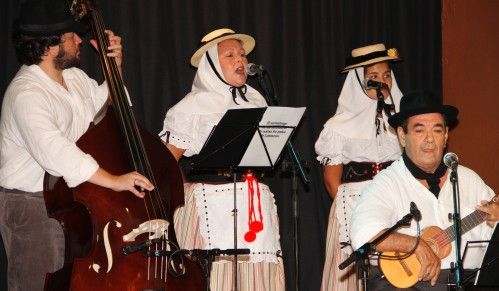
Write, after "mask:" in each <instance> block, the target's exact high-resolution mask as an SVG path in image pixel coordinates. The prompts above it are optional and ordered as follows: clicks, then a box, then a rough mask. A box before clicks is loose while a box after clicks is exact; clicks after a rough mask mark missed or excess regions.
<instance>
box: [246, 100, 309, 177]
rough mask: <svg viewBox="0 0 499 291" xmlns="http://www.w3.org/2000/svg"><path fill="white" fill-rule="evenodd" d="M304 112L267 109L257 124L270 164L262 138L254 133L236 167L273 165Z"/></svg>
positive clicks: (303, 110)
mask: <svg viewBox="0 0 499 291" xmlns="http://www.w3.org/2000/svg"><path fill="white" fill-rule="evenodd" d="M304 112H305V107H298V108H294V107H277V106H271V107H268V108H267V110H266V111H265V113H264V115H263V117H262V120H261V121H260V123H259V126H260V127H259V129H260V132H261V134H262V137H263V142H265V145H266V147H267V150H268V153H269V156H270V161H271V164H269V158H268V157H267V154H266V151H265V147H264V145H263V142H262V138H260V134H259V132H258V131H256V132H255V134H254V135H253V138H252V139H251V142H250V144H249V145H248V148H247V150H246V152H245V153H244V155H243V158H242V159H241V162H240V163H239V165H238V166H240V167H269V166H273V165H275V163H276V162H277V159H278V158H279V155H280V153H281V152H282V149H283V148H284V146H285V145H286V142H287V141H288V139H289V137H290V136H291V134H292V133H293V130H294V129H295V127H296V126H298V123H299V122H300V120H301V118H302V116H303V113H304Z"/></svg>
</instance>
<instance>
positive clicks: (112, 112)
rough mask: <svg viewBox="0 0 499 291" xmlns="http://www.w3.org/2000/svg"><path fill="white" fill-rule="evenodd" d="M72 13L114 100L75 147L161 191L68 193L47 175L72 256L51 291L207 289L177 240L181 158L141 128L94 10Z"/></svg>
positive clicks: (52, 277)
mask: <svg viewBox="0 0 499 291" xmlns="http://www.w3.org/2000/svg"><path fill="white" fill-rule="evenodd" d="M71 12H72V13H73V15H74V16H75V17H77V18H78V19H79V20H80V21H82V22H89V23H90V26H91V27H92V31H93V34H94V37H95V39H96V41H97V44H98V48H99V50H98V51H99V59H100V63H101V68H102V72H103V74H104V77H105V79H106V81H107V85H108V88H109V95H110V97H111V101H112V102H111V105H110V106H108V107H107V111H106V113H105V116H104V117H103V118H102V119H101V120H100V121H99V122H98V123H96V124H94V125H91V126H90V128H89V129H88V131H87V132H86V133H85V134H84V135H83V136H82V137H81V138H80V139H79V140H78V141H77V143H76V144H77V145H78V147H79V148H80V149H81V150H82V151H84V152H86V153H88V154H90V155H91V156H92V157H93V158H94V159H95V160H96V161H97V162H98V163H99V165H100V167H102V168H104V169H106V170H107V171H108V172H111V173H113V174H115V175H121V174H124V173H128V172H131V171H137V172H139V173H141V174H142V175H144V176H145V177H147V178H148V179H149V180H150V181H151V182H152V183H153V184H154V186H155V189H154V190H153V191H151V192H146V195H145V197H144V198H143V199H141V198H138V197H136V196H135V195H133V194H132V193H130V192H115V191H113V190H111V189H107V188H104V187H100V186H97V185H95V184H91V183H89V182H84V183H82V184H80V185H78V186H77V187H74V188H69V187H68V186H67V185H66V183H65V182H64V180H63V179H62V178H60V177H54V176H50V175H49V174H46V175H45V179H44V198H45V205H46V208H47V213H48V215H49V217H51V218H54V219H56V220H58V221H59V222H60V224H61V225H62V228H63V231H64V235H65V254H64V266H63V267H62V268H61V269H60V270H58V271H56V272H55V273H50V274H47V276H46V279H45V290H46V291H56V290H61V291H62V290H64V291H65V290H73V291H79V290H82V291H83V290H85V291H87V290H117V291H118V290H119V291H123V290H130V291H146V290H149V291H166V290H204V289H205V282H204V279H203V277H204V274H203V272H202V270H201V268H200V266H199V265H198V264H197V262H195V261H194V260H192V259H191V258H190V257H188V256H185V252H181V251H182V250H180V248H179V246H178V243H177V239H176V236H175V230H174V226H173V213H174V211H175V209H176V208H177V207H178V206H180V205H181V204H183V203H184V192H183V182H182V175H181V173H180V169H179V167H178V164H177V161H176V160H175V158H174V157H173V156H172V155H171V154H170V152H169V151H168V149H167V148H166V146H165V145H164V144H163V143H162V142H161V140H160V139H159V138H158V137H156V136H154V135H152V134H150V133H148V132H147V131H146V130H144V129H143V128H142V127H140V126H139V125H138V124H137V122H136V120H135V118H134V115H133V112H132V108H131V105H130V102H129V99H128V95H127V92H126V90H125V86H124V83H123V80H122V77H121V75H120V73H119V71H118V67H117V65H116V62H115V60H114V58H110V57H107V56H106V48H107V47H108V46H109V41H108V38H107V34H106V32H105V30H104V28H105V26H104V21H103V19H102V16H101V15H100V13H99V11H98V10H97V9H96V7H95V5H94V4H93V3H90V2H89V1H83V0H73V2H72V5H71Z"/></svg>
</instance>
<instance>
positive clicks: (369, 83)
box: [362, 79, 388, 90]
mask: <svg viewBox="0 0 499 291" xmlns="http://www.w3.org/2000/svg"><path fill="white" fill-rule="evenodd" d="M362 87H364V89H366V90H368V89H382V88H385V89H388V86H387V85H386V84H385V83H383V82H378V81H374V80H371V79H364V80H363V81H362Z"/></svg>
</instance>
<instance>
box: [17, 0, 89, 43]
mask: <svg viewBox="0 0 499 291" xmlns="http://www.w3.org/2000/svg"><path fill="white" fill-rule="evenodd" d="M68 4H69V3H68V2H67V0H29V1H27V2H24V3H23V4H21V9H20V14H19V18H18V19H16V20H15V21H14V29H17V30H18V31H19V32H20V33H21V34H23V35H28V36H35V37H36V36H52V35H59V34H63V33H65V32H76V33H78V34H80V35H81V34H84V33H85V32H86V31H87V29H86V27H85V26H84V25H83V24H82V23H80V22H78V21H76V20H75V19H74V18H73V16H72V15H71V11H70V9H69V5H68Z"/></svg>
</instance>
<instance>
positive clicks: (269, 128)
mask: <svg viewBox="0 0 499 291" xmlns="http://www.w3.org/2000/svg"><path fill="white" fill-rule="evenodd" d="M268 108H269V107H264V108H245V109H230V110H227V112H226V113H225V115H224V116H223V117H222V119H221V120H220V122H219V123H218V125H217V126H216V127H215V128H214V129H213V130H212V132H211V133H210V136H209V137H208V139H207V140H206V142H205V144H204V146H203V148H202V149H201V151H200V153H199V155H198V156H197V157H196V158H195V159H194V160H193V162H192V163H191V167H192V172H194V173H206V172H214V171H216V172H225V173H230V174H231V175H232V176H233V180H234V209H233V217H234V249H235V250H237V200H236V197H237V195H236V194H237V193H236V192H237V191H236V182H237V174H238V173H243V172H245V171H248V170H259V171H263V170H273V168H274V166H275V165H276V164H277V162H278V161H279V159H280V157H281V155H282V150H283V148H284V146H285V145H286V143H287V142H288V140H289V139H290V137H291V135H292V133H293V132H294V129H295V128H296V124H293V125H287V124H283V123H280V122H276V123H271V122H270V123H267V124H268V125H267V124H266V125H262V124H260V122H261V121H262V118H263V116H264V113H265V112H266V111H267V110H268ZM301 113H302V114H303V111H302V112H301ZM277 117H278V116H277ZM300 119H301V116H300V117H299V118H298V121H299V120H300ZM275 141H277V142H275ZM269 146H270V147H269ZM233 275H234V279H233V281H234V291H237V253H235V254H234V263H233Z"/></svg>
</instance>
